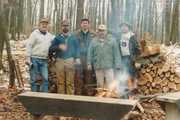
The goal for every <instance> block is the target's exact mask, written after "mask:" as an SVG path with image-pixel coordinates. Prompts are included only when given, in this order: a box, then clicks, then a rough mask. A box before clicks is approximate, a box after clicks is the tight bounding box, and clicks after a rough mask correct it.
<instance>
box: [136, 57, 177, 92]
mask: <svg viewBox="0 0 180 120" xmlns="http://www.w3.org/2000/svg"><path fill="white" fill-rule="evenodd" d="M158 59H159V60H158V61H155V62H154V61H151V62H150V64H145V65H143V66H142V68H141V69H140V70H139V82H138V90H139V93H140V94H144V95H149V94H155V93H167V92H175V91H178V90H180V77H179V76H178V75H177V74H176V72H175V68H174V65H173V64H171V63H169V62H168V61H167V59H166V58H164V57H159V58H158Z"/></svg>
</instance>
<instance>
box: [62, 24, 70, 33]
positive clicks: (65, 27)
mask: <svg viewBox="0 0 180 120" xmlns="http://www.w3.org/2000/svg"><path fill="white" fill-rule="evenodd" d="M62 31H63V33H68V32H69V25H63V26H62Z"/></svg>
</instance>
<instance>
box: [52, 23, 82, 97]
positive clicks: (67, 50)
mask: <svg viewBox="0 0 180 120" xmlns="http://www.w3.org/2000/svg"><path fill="white" fill-rule="evenodd" d="M78 48H79V47H78V42H77V40H76V39H75V37H73V35H71V34H70V32H69V22H68V21H67V20H64V21H62V23H61V31H60V33H59V34H58V35H57V36H56V37H55V39H54V40H53V41H52V45H51V47H50V50H49V51H50V53H54V54H55V56H56V63H55V71H56V74H57V77H58V81H57V84H58V85H57V92H58V93H61V94H74V91H75V87H74V74H75V68H74V65H75V64H77V63H79V62H78V61H79V49H78Z"/></svg>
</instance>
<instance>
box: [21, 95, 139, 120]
mask: <svg viewBox="0 0 180 120" xmlns="http://www.w3.org/2000/svg"><path fill="white" fill-rule="evenodd" d="M19 98H20V101H21V102H22V103H23V105H24V106H25V107H26V108H27V110H28V111H29V112H30V113H33V114H34V113H38V114H47V115H60V116H67V117H82V118H92V119H97V120H119V119H120V118H122V117H123V116H124V115H125V114H127V113H128V112H129V111H130V110H131V109H132V108H133V107H134V106H135V105H136V103H137V101H135V100H122V99H112V98H101V97H88V96H76V95H61V94H52V93H36V92H25V93H22V94H20V95H19ZM97 111H98V112H97Z"/></svg>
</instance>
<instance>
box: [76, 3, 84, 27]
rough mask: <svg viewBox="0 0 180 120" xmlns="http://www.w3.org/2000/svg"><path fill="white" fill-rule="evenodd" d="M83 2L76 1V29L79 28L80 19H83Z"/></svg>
mask: <svg viewBox="0 0 180 120" xmlns="http://www.w3.org/2000/svg"><path fill="white" fill-rule="evenodd" d="M83 6H84V0H78V3H77V16H76V29H79V28H80V26H79V24H80V22H81V19H82V18H83V17H84V14H83V13H84V7H83Z"/></svg>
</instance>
